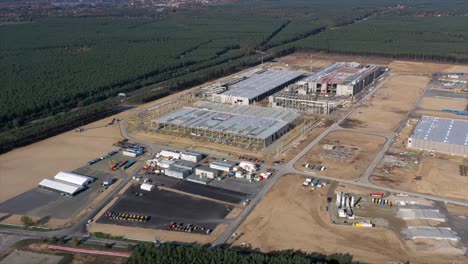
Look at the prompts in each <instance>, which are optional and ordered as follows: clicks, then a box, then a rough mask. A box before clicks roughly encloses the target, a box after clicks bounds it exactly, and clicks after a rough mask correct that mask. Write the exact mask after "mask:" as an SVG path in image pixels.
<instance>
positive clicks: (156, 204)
mask: <svg viewBox="0 0 468 264" xmlns="http://www.w3.org/2000/svg"><path fill="white" fill-rule="evenodd" d="M135 193H143V196H139V195H136V194H135ZM232 208H233V207H232V206H228V205H225V204H222V203H217V202H213V201H209V200H204V199H201V198H198V197H193V196H189V195H183V194H179V193H175V192H170V191H165V190H157V189H156V190H153V191H150V192H147V191H141V190H140V188H139V186H138V185H133V186H132V187H130V188H128V190H127V191H126V192H125V193H124V194H123V196H122V197H121V198H120V199H119V200H118V201H117V202H116V204H115V205H114V206H112V207H111V208H110V209H109V211H113V212H120V213H127V214H138V215H144V216H150V219H149V220H148V221H147V222H139V221H126V220H117V219H109V218H108V217H106V214H103V215H102V216H101V217H100V218H99V219H98V220H97V222H98V223H103V224H118V225H124V226H134V227H144V228H156V229H167V226H168V224H170V223H171V222H177V223H185V224H193V225H199V226H203V227H205V228H209V229H211V230H213V229H214V228H215V227H216V226H217V225H218V224H220V223H223V222H225V221H226V220H224V218H225V216H226V215H227V214H228V213H229V212H230V211H231V210H232Z"/></svg>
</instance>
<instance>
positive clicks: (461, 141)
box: [411, 116, 468, 146]
mask: <svg viewBox="0 0 468 264" xmlns="http://www.w3.org/2000/svg"><path fill="white" fill-rule="evenodd" d="M411 138H413V139H419V140H430V141H436V142H444V143H448V144H454V145H462V146H468V121H465V120H459V119H451V118H442V117H435V116H422V117H421V119H420V120H419V122H418V124H417V125H416V128H415V129H414V131H413V134H412V135H411Z"/></svg>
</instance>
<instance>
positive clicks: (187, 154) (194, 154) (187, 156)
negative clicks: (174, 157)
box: [180, 151, 203, 162]
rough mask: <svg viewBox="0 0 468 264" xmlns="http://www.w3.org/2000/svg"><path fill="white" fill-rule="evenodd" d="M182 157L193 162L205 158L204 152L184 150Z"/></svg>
mask: <svg viewBox="0 0 468 264" xmlns="http://www.w3.org/2000/svg"><path fill="white" fill-rule="evenodd" d="M180 159H181V160H187V161H191V162H199V161H200V160H202V159H203V154H201V153H198V152H188V151H184V152H182V153H181V154H180Z"/></svg>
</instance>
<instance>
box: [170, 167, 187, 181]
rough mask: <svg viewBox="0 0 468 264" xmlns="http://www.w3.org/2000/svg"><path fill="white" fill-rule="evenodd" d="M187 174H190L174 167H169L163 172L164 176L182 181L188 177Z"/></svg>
mask: <svg viewBox="0 0 468 264" xmlns="http://www.w3.org/2000/svg"><path fill="white" fill-rule="evenodd" d="M189 174H190V172H189V171H188V170H186V169H182V168H178V167H174V166H171V167H169V168H167V169H165V170H164V175H166V176H169V177H174V178H178V179H184V178H185V177H187V176H189Z"/></svg>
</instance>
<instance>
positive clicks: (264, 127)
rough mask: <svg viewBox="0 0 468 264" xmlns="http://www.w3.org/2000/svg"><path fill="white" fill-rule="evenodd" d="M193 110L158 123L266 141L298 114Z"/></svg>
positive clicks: (211, 107) (243, 108)
mask: <svg viewBox="0 0 468 264" xmlns="http://www.w3.org/2000/svg"><path fill="white" fill-rule="evenodd" d="M194 106H195V107H197V108H193V107H183V108H180V109H178V110H176V111H174V112H171V113H168V114H165V115H163V116H160V117H159V118H158V119H157V120H156V121H157V122H158V123H160V124H172V125H177V126H181V127H187V128H200V129H209V130H212V131H217V132H222V133H229V134H236V135H242V136H248V137H252V138H258V139H266V138H268V137H270V136H271V135H272V134H274V133H276V132H278V130H280V129H282V128H284V127H286V126H287V125H288V123H289V122H292V121H294V120H295V119H297V118H298V117H299V116H300V115H299V114H298V112H297V111H296V110H291V109H277V108H267V107H258V106H247V105H239V106H231V105H225V104H216V103H211V102H198V103H196V104H194Z"/></svg>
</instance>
